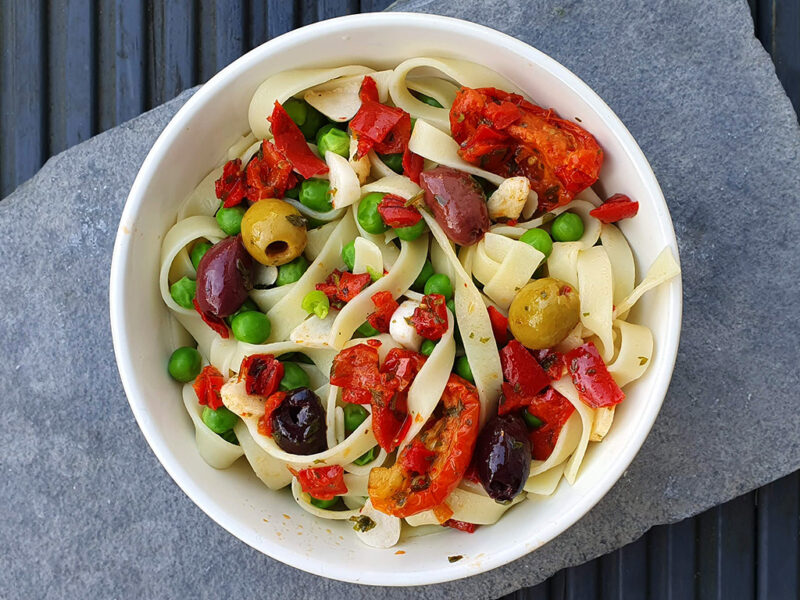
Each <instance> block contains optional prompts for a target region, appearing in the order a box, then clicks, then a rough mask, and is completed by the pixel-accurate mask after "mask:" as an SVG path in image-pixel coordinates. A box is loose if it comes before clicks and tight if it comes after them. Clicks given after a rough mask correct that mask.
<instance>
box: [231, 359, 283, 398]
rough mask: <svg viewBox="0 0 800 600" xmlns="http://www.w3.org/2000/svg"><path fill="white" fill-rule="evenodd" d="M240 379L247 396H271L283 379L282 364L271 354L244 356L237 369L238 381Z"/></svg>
mask: <svg viewBox="0 0 800 600" xmlns="http://www.w3.org/2000/svg"><path fill="white" fill-rule="evenodd" d="M242 377H244V383H245V389H246V390H247V393H248V394H257V395H259V396H271V395H272V394H273V393H275V392H276V391H277V390H278V387H279V386H280V383H281V379H283V363H281V362H280V361H279V360H278V359H277V358H275V357H274V356H273V355H272V354H251V355H250V356H245V357H244V359H243V360H242V366H241V367H239V381H241V380H242Z"/></svg>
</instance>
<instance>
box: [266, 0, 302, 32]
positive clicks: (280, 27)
mask: <svg viewBox="0 0 800 600" xmlns="http://www.w3.org/2000/svg"><path fill="white" fill-rule="evenodd" d="M312 4H313V3H312ZM300 10H301V9H300V5H299V4H297V3H295V2H287V1H286V0H267V19H268V21H267V39H272V38H274V37H278V36H279V35H281V34H284V33H286V32H287V31H291V30H292V29H294V28H295V27H296V26H297V25H299V24H300V22H301V19H300Z"/></svg>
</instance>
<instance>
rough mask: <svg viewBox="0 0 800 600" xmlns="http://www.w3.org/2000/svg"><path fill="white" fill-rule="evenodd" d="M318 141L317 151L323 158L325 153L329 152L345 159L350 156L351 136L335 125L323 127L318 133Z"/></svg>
mask: <svg viewBox="0 0 800 600" xmlns="http://www.w3.org/2000/svg"><path fill="white" fill-rule="evenodd" d="M316 139H317V150H318V151H319V154H320V156H322V158H325V152H327V151H328V150H330V151H331V152H334V153H336V154H338V155H339V156H344V157H345V158H347V157H348V156H350V136H349V135H347V132H346V131H342V130H341V129H338V128H337V127H336V126H335V125H333V124H328V125H323V126H322V128H321V129H320V130H319V131H318V132H317V138H316Z"/></svg>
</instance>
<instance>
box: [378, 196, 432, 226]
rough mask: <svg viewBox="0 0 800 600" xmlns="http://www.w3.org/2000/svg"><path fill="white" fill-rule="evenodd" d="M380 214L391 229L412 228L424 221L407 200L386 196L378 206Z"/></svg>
mask: <svg viewBox="0 0 800 600" xmlns="http://www.w3.org/2000/svg"><path fill="white" fill-rule="evenodd" d="M378 214H380V216H381V218H382V219H383V222H384V223H386V224H387V225H388V226H389V227H392V228H397V227H411V226H412V225H416V224H417V223H419V222H420V221H421V220H422V215H421V214H420V212H419V211H418V210H417V209H416V208H415V207H413V206H410V205H409V204H408V202H407V201H406V199H405V198H401V197H400V196H395V195H394V194H386V195H385V196H384V197H383V200H381V201H380V203H379V204H378Z"/></svg>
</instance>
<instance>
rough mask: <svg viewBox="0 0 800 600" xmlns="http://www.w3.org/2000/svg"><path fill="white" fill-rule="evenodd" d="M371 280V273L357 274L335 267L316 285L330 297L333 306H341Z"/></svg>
mask: <svg viewBox="0 0 800 600" xmlns="http://www.w3.org/2000/svg"><path fill="white" fill-rule="evenodd" d="M371 282H372V279H371V278H370V276H369V273H359V274H358V275H355V274H353V273H350V272H348V271H344V272H342V271H340V270H339V269H334V270H333V273H331V274H330V275H328V278H327V279H326V280H325V281H324V282H323V283H318V284H317V285H316V286H315V287H316V289H318V290H319V291H321V292H322V293H324V294H325V295H326V296H327V297H328V300H330V302H331V305H332V306H334V307H336V308H341V307H342V306H344V305H345V304H347V303H348V302H350V300H352V299H353V298H355V297H356V296H357V295H358V294H360V293H361V291H362V290H364V288H366V287H367V286H368V285H369V284H370V283H371Z"/></svg>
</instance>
